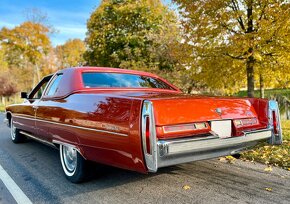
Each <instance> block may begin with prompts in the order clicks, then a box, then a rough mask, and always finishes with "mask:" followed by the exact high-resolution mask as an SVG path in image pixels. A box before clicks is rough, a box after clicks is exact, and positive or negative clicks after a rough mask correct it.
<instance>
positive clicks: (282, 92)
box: [235, 89, 290, 98]
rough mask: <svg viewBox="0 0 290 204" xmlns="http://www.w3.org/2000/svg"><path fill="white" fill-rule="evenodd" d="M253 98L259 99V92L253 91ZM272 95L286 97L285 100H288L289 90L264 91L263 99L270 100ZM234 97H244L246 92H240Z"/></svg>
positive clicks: (289, 96)
mask: <svg viewBox="0 0 290 204" xmlns="http://www.w3.org/2000/svg"><path fill="white" fill-rule="evenodd" d="M254 95H255V97H258V98H259V97H260V91H259V90H255V92H254ZM273 95H282V96H286V97H287V98H290V89H266V90H265V98H270V96H273ZM235 96H238V97H246V96H247V91H240V92H238V93H237V94H235Z"/></svg>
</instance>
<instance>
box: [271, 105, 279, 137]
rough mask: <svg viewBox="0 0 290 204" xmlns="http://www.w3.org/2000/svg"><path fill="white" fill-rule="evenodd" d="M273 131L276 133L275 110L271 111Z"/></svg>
mask: <svg viewBox="0 0 290 204" xmlns="http://www.w3.org/2000/svg"><path fill="white" fill-rule="evenodd" d="M272 117H273V129H274V133H275V134H278V128H277V116H276V111H272Z"/></svg>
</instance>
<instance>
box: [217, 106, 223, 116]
mask: <svg viewBox="0 0 290 204" xmlns="http://www.w3.org/2000/svg"><path fill="white" fill-rule="evenodd" d="M215 112H216V113H217V114H219V116H221V115H222V109H221V108H217V109H215Z"/></svg>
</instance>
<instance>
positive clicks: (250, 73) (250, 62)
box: [246, 0, 255, 98]
mask: <svg viewBox="0 0 290 204" xmlns="http://www.w3.org/2000/svg"><path fill="white" fill-rule="evenodd" d="M247 4H248V5H247V7H248V8H247V21H248V27H247V31H246V33H249V34H250V35H251V33H253V32H254V23H253V0H250V1H248V3H247ZM249 40H250V41H249V49H248V54H249V57H248V59H247V62H246V63H247V64H246V67H247V82H248V97H250V98H253V97H254V90H255V78H254V64H255V58H254V56H253V54H254V50H253V41H254V38H253V36H250V39H249Z"/></svg>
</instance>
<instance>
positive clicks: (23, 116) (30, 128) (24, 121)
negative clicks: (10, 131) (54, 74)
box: [15, 76, 51, 135]
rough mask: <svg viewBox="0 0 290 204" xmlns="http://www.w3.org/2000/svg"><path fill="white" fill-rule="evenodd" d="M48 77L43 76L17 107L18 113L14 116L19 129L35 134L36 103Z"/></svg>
mask: <svg viewBox="0 0 290 204" xmlns="http://www.w3.org/2000/svg"><path fill="white" fill-rule="evenodd" d="M50 78H51V76H47V77H44V78H43V79H42V80H41V81H40V82H39V83H38V84H37V85H36V87H35V88H34V89H33V90H32V91H31V92H30V93H29V94H28V96H27V98H26V99H25V101H24V102H23V104H21V106H19V107H18V110H19V114H18V116H17V117H15V121H16V122H17V123H18V124H19V126H20V127H19V128H20V129H21V130H24V131H26V132H29V133H31V134H33V135H37V129H36V126H35V125H36V121H35V116H36V110H37V104H38V102H39V100H40V98H41V96H42V93H43V92H44V90H45V87H46V85H47V82H48V81H49V79H50Z"/></svg>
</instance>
